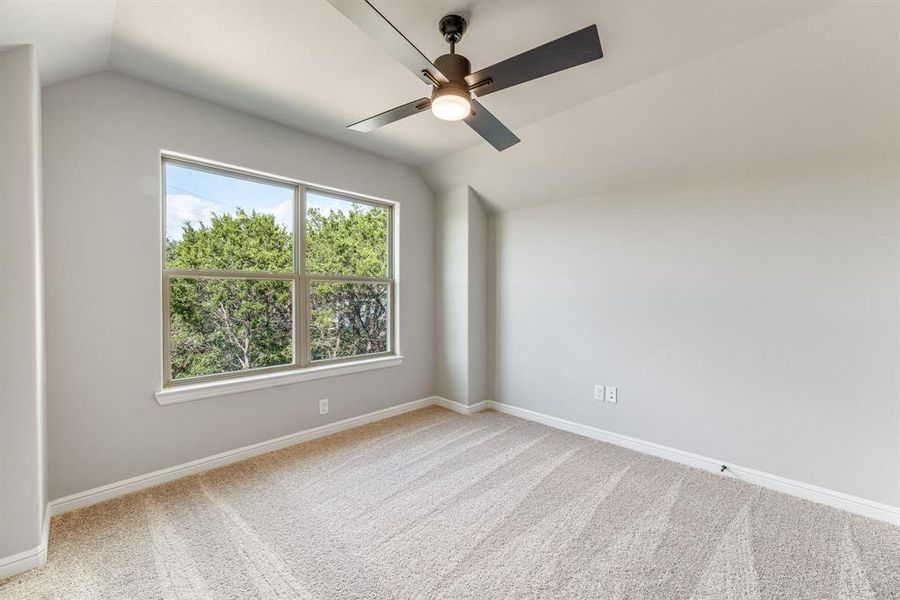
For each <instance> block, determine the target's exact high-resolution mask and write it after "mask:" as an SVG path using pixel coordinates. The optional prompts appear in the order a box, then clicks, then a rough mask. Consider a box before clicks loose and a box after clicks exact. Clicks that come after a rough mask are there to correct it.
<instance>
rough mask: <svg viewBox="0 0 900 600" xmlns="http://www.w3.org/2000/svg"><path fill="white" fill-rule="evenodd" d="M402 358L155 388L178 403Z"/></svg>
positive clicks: (161, 397) (394, 363) (164, 400)
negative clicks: (161, 388)
mask: <svg viewBox="0 0 900 600" xmlns="http://www.w3.org/2000/svg"><path fill="white" fill-rule="evenodd" d="M403 358H404V357H403V356H402V355H399V354H397V355H392V356H379V357H378V358H368V359H361V360H356V361H353V362H347V363H332V364H328V365H320V366H317V367H304V368H302V369H293V370H291V371H277V372H275V373H262V374H259V375H248V376H246V377H235V378H234V379H218V380H215V381H204V382H202V383H194V384H187V385H179V386H173V387H168V388H165V389H163V390H160V391H158V392H156V393H155V394H154V397H155V398H156V401H157V402H159V403H160V404H161V405H166V404H176V403H178V402H188V401H190V400H200V399H202V398H213V397H215V396H226V395H231V394H240V393H242V392H250V391H253V390H260V389H263V388H270V387H277V386H281V385H290V384H292V383H300V382H302V381H311V380H313V379H322V378H325V377H337V376H338V375H349V374H350V373H362V372H364V371H373V370H375V369H386V368H388V367H398V366H400V365H401V364H403Z"/></svg>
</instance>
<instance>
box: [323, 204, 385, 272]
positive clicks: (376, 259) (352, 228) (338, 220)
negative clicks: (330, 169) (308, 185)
mask: <svg viewBox="0 0 900 600" xmlns="http://www.w3.org/2000/svg"><path fill="white" fill-rule="evenodd" d="M387 217H388V210H387V208H385V207H380V206H370V205H368V204H363V203H361V202H351V201H350V200H340V199H337V198H334V197H332V196H325V195H321V194H318V193H316V192H313V191H310V192H307V194H306V270H307V272H308V273H314V274H317V275H356V276H359V277H387V276H388V221H387Z"/></svg>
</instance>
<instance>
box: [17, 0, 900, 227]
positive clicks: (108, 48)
mask: <svg viewBox="0 0 900 600" xmlns="http://www.w3.org/2000/svg"><path fill="white" fill-rule="evenodd" d="M373 1H374V3H375V5H376V6H377V7H378V8H379V9H380V10H381V11H382V12H383V13H384V14H385V15H386V16H387V17H388V18H389V19H390V20H391V21H392V22H393V23H394V24H395V25H396V26H397V27H398V28H399V29H401V31H403V32H404V33H405V34H406V35H407V37H408V38H409V39H410V40H412V41H413V42H414V43H415V44H416V45H418V47H419V48H420V49H421V50H422V51H423V52H424V53H425V54H426V55H428V56H429V57H432V58H434V57H436V56H438V55H439V54H441V53H443V52H445V51H446V47H445V46H444V44H443V41H442V39H441V37H440V35H439V33H438V31H437V22H438V20H439V18H440V17H441V16H442V15H444V14H447V13H451V12H459V13H461V14H463V15H464V16H466V17H467V18H468V19H469V21H470V26H469V31H468V32H467V33H466V36H465V38H464V40H463V42H462V43H461V44H460V45H459V46H458V50H459V51H460V52H461V53H462V54H465V55H466V56H468V57H469V58H470V59H471V61H472V63H473V68H475V69H478V68H480V67H483V66H486V65H489V64H492V63H494V62H496V61H498V60H502V59H504V58H506V57H508V56H511V55H513V54H516V53H518V52H521V51H523V50H526V49H529V48H531V47H533V46H535V45H538V44H541V43H544V42H546V41H549V40H551V39H554V38H556V37H558V36H560V35H564V34H566V33H569V32H571V31H574V30H576V29H579V28H581V27H584V26H586V25H588V24H591V23H596V24H597V25H598V29H599V31H600V37H601V40H602V43H603V47H604V51H605V54H606V56H605V57H604V58H603V59H601V60H599V61H596V62H594V63H590V64H588V65H583V66H581V67H577V68H575V69H571V70H568V71H565V72H562V73H558V74H555V75H552V76H549V77H546V78H543V79H540V80H537V81H533V82H529V83H527V84H524V85H521V86H519V87H516V88H512V89H508V90H503V91H500V92H498V93H496V94H491V95H489V96H487V97H485V98H484V99H483V102H484V104H485V105H486V106H487V107H488V108H489V109H490V110H491V111H492V112H494V114H495V115H497V116H498V117H499V118H500V119H502V120H503V121H504V122H505V123H506V124H507V125H508V126H510V128H511V129H513V131H515V132H516V133H517V134H518V135H519V137H520V138H522V140H523V141H522V143H520V144H518V145H516V146H514V147H512V148H510V149H508V150H506V151H505V152H503V153H498V152H496V151H495V150H493V149H492V148H491V147H490V146H488V145H487V144H485V143H483V142H482V141H481V140H480V138H478V137H477V136H476V135H475V134H474V133H473V132H472V131H470V130H469V128H468V127H466V126H465V125H463V124H460V123H446V122H442V121H439V120H437V119H434V118H433V117H432V116H431V115H428V114H422V115H417V116H415V117H411V118H409V119H406V120H404V121H401V122H398V123H394V124H391V125H389V126H387V127H385V128H382V129H380V130H378V131H376V132H373V133H358V132H353V131H348V130H347V129H346V128H345V126H346V125H347V124H349V123H351V122H354V121H357V120H359V119H361V118H364V117H367V116H370V115H372V114H375V113H378V112H381V111H382V110H385V109H387V108H390V107H393V106H397V105H399V104H403V103H405V102H408V101H410V100H412V99H415V98H417V97H422V96H424V95H426V94H427V93H428V88H427V86H424V85H423V84H422V83H421V82H420V81H419V79H418V78H417V77H416V76H414V75H413V74H411V73H409V72H408V71H406V69H405V68H404V67H403V66H401V65H400V64H399V63H398V62H397V61H396V60H394V59H393V58H392V57H391V56H390V55H389V54H387V53H386V52H385V51H384V50H382V49H381V48H380V47H379V46H378V45H377V44H375V43H374V42H373V41H372V40H371V39H369V38H368V37H367V36H366V35H365V34H363V33H362V32H361V31H359V30H358V29H357V28H356V27H355V26H354V25H353V24H351V23H350V22H349V21H347V20H346V18H344V17H343V16H342V15H341V14H340V13H338V12H337V10H335V9H334V8H332V7H331V6H330V5H329V4H328V3H327V2H325V1H324V0H296V1H288V0H256V1H250V0H225V1H217V0H197V1H194V0H181V1H177V2H176V1H166V0H119V1H118V2H116V1H113V0H70V1H65V0H56V1H48V0H28V1H19V0H0V47H3V46H8V45H13V44H20V43H34V44H36V45H37V51H38V57H39V61H40V65H41V77H42V81H43V83H44V85H49V84H52V83H55V82H58V81H63V80H66V79H70V78H73V77H78V76H80V75H84V74H87V73H92V72H96V71H102V70H112V71H116V72H119V73H123V74H127V75H132V76H135V77H139V78H142V79H145V80H148V81H152V82H155V83H158V84H161V85H165V86H167V87H170V88H173V89H176V90H180V91H183V92H185V93H189V94H193V95H195V96H198V97H201V98H206V99H209V100H212V101H214V102H218V103H220V104H224V105H226V106H230V107H232V108H236V109H238V110H242V111H245V112H248V113H251V114H255V115H258V116H261V117H265V118H268V119H271V120H273V121H276V122H280V123H284V124H286V125H289V126H293V127H297V128H299V129H302V130H305V131H309V132H312V133H316V134H319V135H322V136H324V137H327V138H331V139H334V140H337V141H341V142H344V143H347V144H350V145H354V146H357V147H360V148H363V149H366V150H369V151H372V152H375V153H378V154H381V155H384V156H389V157H391V158H396V159H399V160H402V161H404V162H407V163H410V164H413V165H418V166H421V167H422V172H423V174H424V175H425V177H426V179H427V180H428V181H429V183H430V184H431V186H432V187H433V188H434V189H442V188H446V187H449V186H452V185H458V184H460V183H467V184H469V185H471V186H472V187H473V188H475V189H476V190H478V192H479V193H480V194H481V195H482V196H483V197H484V198H485V199H486V200H487V201H488V202H489V203H490V204H491V205H492V206H493V207H494V208H495V209H498V210H508V209H513V208H518V207H522V206H528V205H532V204H540V203H545V202H552V201H554V200H559V199H563V198H571V197H573V196H578V195H587V194H591V193H597V192H598V191H601V190H603V189H609V188H612V187H616V186H621V185H628V184H630V183H634V182H637V181H647V180H653V179H660V178H665V177H671V176H678V175H682V174H685V173H689V172H696V171H702V170H705V169H723V168H729V169H734V168H748V167H750V166H752V165H754V164H758V163H760V162H772V161H776V162H777V161H780V160H786V159H789V158H791V157H796V156H801V155H806V154H810V153H816V152H823V151H827V150H828V149H832V148H839V147H843V146H848V145H853V144H860V143H864V142H867V141H871V140H876V139H883V138H887V137H893V136H900V91H898V90H900V42H898V38H900V2H879V1H873V2H848V3H844V2H837V1H830V0H824V1H806V0H798V1H790V0H774V1H766V0H749V1H743V0H729V1H727V2H723V1H719V0H704V1H681V2H672V1H670V0H644V1H639V2H638V1H630V0H629V1H609V0H595V1H574V0H573V1H568V2H562V1H556V0H554V1H531V2H521V1H499V0H432V1H430V2H420V1H413V0H373Z"/></svg>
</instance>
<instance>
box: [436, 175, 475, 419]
mask: <svg viewBox="0 0 900 600" xmlns="http://www.w3.org/2000/svg"><path fill="white" fill-rule="evenodd" d="M436 211H437V226H436V235H435V247H436V252H437V256H436V263H437V265H436V270H435V284H436V289H437V302H436V311H437V313H436V318H437V334H436V336H435V342H436V356H437V367H436V372H435V393H436V394H437V395H438V396H442V397H444V398H448V399H450V400H455V401H457V402H462V403H463V404H475V403H477V402H481V401H482V400H484V399H486V397H487V389H488V375H487V329H488V324H487V312H486V311H487V295H486V294H487V222H488V216H487V213H486V212H485V209H484V207H483V206H482V205H481V201H480V200H479V198H478V195H477V194H475V192H474V191H473V190H472V189H471V188H469V187H468V186H465V185H463V186H460V187H457V188H453V189H451V190H448V191H446V192H443V193H441V194H439V195H438V197H437V198H436Z"/></svg>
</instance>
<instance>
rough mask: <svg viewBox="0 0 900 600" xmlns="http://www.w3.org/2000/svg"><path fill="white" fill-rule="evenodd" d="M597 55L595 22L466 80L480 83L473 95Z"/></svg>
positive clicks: (596, 56) (477, 84)
mask: <svg viewBox="0 0 900 600" xmlns="http://www.w3.org/2000/svg"><path fill="white" fill-rule="evenodd" d="M598 58H603V49H602V48H601V47H600V36H599V34H598V33H597V26H596V25H591V26H590V27H585V28H584V29H580V30H578V31H576V32H574V33H570V34H569V35H564V36H563V37H561V38H559V39H556V40H553V41H552V42H548V43H546V44H544V45H543V46H538V47H537V48H532V49H531V50H528V51H527V52H523V53H522V54H517V55H516V56H513V57H512V58H507V59H506V60H504V61H501V62H498V63H497V64H495V65H491V66H490V67H486V68H484V69H481V70H480V71H476V72H475V73H472V74H471V75H468V76H466V83H468V84H469V87H470V88H472V87H475V86H480V87H475V90H474V92H475V95H476V96H486V95H488V94H490V93H493V92H497V91H500V90H503V89H506V88H508V87H512V86H514V85H519V84H520V83H525V82H526V81H531V80H532V79H537V78H538V77H543V76H544V75H550V74H551V73H556V72H557V71H562V70H564V69H568V68H570V67H576V66H578V65H581V64H584V63H586V62H590V61H592V60H597V59H598ZM488 80H490V83H486V82H487V81H488Z"/></svg>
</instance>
